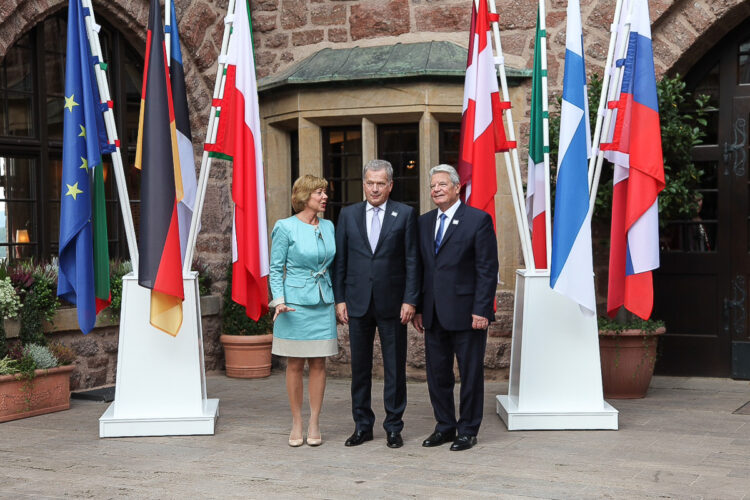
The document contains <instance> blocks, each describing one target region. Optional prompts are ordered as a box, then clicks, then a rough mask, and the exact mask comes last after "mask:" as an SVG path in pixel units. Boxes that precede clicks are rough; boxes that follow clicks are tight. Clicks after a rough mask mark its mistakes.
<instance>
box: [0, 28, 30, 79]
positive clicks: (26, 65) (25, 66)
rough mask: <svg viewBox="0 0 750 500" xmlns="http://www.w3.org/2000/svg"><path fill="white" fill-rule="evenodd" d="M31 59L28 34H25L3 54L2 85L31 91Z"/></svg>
mask: <svg viewBox="0 0 750 500" xmlns="http://www.w3.org/2000/svg"><path fill="white" fill-rule="evenodd" d="M33 60H34V58H33V52H32V50H31V44H30V36H29V35H28V34H27V35H25V36H24V37H23V38H22V39H21V40H19V41H18V43H16V44H15V45H14V46H13V47H12V48H11V49H9V50H8V52H7V54H6V55H5V59H4V60H3V67H4V69H5V81H4V82H3V83H4V87H5V88H7V89H10V90H16V91H25V92H31V91H32V90H33V82H34V80H33V76H32V73H31V68H32V61H33Z"/></svg>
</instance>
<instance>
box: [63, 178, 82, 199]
mask: <svg viewBox="0 0 750 500" xmlns="http://www.w3.org/2000/svg"><path fill="white" fill-rule="evenodd" d="M66 186H68V192H67V193H65V196H72V197H73V199H74V200H75V199H77V198H76V196H78V195H79V194H81V193H83V191H81V190H80V189H78V183H77V182H76V183H75V184H73V185H72V186H71V185H70V184H66Z"/></svg>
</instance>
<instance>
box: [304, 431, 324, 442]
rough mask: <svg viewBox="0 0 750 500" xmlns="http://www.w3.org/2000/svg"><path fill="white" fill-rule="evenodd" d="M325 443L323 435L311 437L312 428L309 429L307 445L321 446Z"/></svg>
mask: <svg viewBox="0 0 750 500" xmlns="http://www.w3.org/2000/svg"><path fill="white" fill-rule="evenodd" d="M321 444H323V436H320V435H319V436H318V437H311V436H310V430H309V429H308V431H307V446H320V445H321Z"/></svg>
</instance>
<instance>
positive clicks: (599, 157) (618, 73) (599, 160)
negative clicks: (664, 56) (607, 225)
mask: <svg viewBox="0 0 750 500" xmlns="http://www.w3.org/2000/svg"><path fill="white" fill-rule="evenodd" d="M617 4H618V5H617V7H616V9H617V8H619V9H620V12H619V13H618V12H617V10H615V19H614V20H613V22H612V28H611V29H612V30H613V31H614V32H615V34H616V32H617V26H618V25H619V21H620V19H619V17H618V14H619V16H622V8H621V7H622V5H621V4H622V0H618V1H617ZM632 17H633V3H632V2H630V5H629V8H628V13H627V17H626V18H625V24H624V25H623V33H622V36H623V37H624V42H623V43H622V45H621V46H620V53H619V54H618V57H617V59H618V60H623V59H625V56H626V54H627V50H628V38H630V24H631V22H632ZM613 38H614V39H615V41H616V38H617V37H616V36H614V37H613ZM610 48H611V49H612V52H613V53H614V50H615V49H614V42H613V41H611V42H610ZM607 62H608V64H607V66H606V67H605V68H604V81H603V82H602V95H601V98H600V100H599V101H600V102H599V111H598V113H599V112H601V111H602V109H603V107H604V102H603V99H604V97H605V94H604V88H605V87H606V86H607V84H608V80H609V78H608V72H609V71H611V69H612V55H611V54H610V55H608V56H607ZM623 72H624V67H623V66H617V69H616V70H615V85H613V86H610V87H609V88H608V89H607V90H608V92H607V95H608V97H607V101H606V102H610V101H614V100H615V98H617V95H616V94H617V91H618V90H619V88H620V82H621V79H622V75H623ZM612 115H613V113H612V110H611V109H610V108H609V106H607V109H606V112H605V116H604V125H603V127H602V130H601V132H600V134H598V135H597V137H596V139H595V141H596V142H595V144H596V148H595V149H592V151H596V166H595V168H594V177H593V180H592V182H591V193H590V195H589V196H590V197H589V210H591V212H592V214H593V210H594V208H595V204H596V194H597V191H598V190H599V179H600V178H601V173H602V164H603V163H604V151H602V150H601V148H600V144H601V140H600V137H599V136H600V135H602V134H609V130H610V128H611V126H612ZM598 121H599V120H598V118H597V122H598ZM592 147H593V145H592ZM592 160H593V155H592ZM589 164H591V162H589ZM590 170H591V169H590V168H589V171H590ZM589 173H590V172H589Z"/></svg>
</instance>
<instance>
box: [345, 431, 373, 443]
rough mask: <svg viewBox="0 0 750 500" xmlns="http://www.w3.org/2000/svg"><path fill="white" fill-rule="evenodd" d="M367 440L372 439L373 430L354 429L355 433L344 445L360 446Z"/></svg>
mask: <svg viewBox="0 0 750 500" xmlns="http://www.w3.org/2000/svg"><path fill="white" fill-rule="evenodd" d="M365 441H372V431H371V430H369V431H354V434H352V435H351V436H349V439H347V440H346V442H345V443H344V446H359V445H360V444H362V443H364V442H365Z"/></svg>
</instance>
